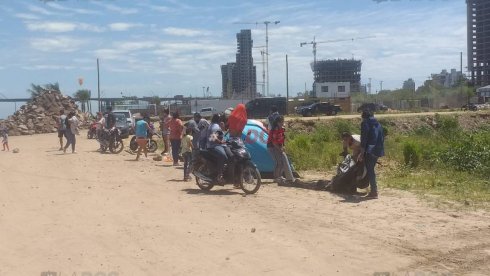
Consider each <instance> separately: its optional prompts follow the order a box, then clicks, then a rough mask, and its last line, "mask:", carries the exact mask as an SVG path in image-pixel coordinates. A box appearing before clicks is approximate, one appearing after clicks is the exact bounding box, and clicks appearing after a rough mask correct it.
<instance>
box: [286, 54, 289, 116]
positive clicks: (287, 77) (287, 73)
mask: <svg viewBox="0 0 490 276" xmlns="http://www.w3.org/2000/svg"><path fill="white" fill-rule="evenodd" d="M288 113H289V64H288V55H286V115H287V114H288Z"/></svg>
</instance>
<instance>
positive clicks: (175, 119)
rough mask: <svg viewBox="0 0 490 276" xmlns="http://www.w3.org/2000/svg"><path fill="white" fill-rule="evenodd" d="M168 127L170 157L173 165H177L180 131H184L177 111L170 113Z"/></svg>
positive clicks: (180, 138) (180, 139)
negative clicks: (170, 117)
mask: <svg viewBox="0 0 490 276" xmlns="http://www.w3.org/2000/svg"><path fill="white" fill-rule="evenodd" d="M168 127H169V128H170V135H169V138H170V145H171V147H172V159H173V161H174V166H178V165H179V151H180V144H181V141H182V133H183V131H184V124H183V123H182V121H181V120H180V118H179V113H178V112H174V113H172V120H170V122H169V123H168Z"/></svg>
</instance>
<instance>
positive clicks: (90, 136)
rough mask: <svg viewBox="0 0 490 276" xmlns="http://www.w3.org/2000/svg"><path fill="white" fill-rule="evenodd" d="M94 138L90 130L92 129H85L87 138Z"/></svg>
mask: <svg viewBox="0 0 490 276" xmlns="http://www.w3.org/2000/svg"><path fill="white" fill-rule="evenodd" d="M93 138H94V133H93V132H92V130H90V129H89V130H88V131H87V139H93Z"/></svg>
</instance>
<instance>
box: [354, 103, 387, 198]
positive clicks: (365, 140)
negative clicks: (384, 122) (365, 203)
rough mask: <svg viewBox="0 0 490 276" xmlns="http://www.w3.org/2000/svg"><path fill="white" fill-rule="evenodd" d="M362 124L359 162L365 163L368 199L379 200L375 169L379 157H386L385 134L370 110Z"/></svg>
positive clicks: (364, 116) (365, 112)
mask: <svg viewBox="0 0 490 276" xmlns="http://www.w3.org/2000/svg"><path fill="white" fill-rule="evenodd" d="M361 117H362V122H361V152H360V153H359V156H358V158H357V161H358V162H363V161H364V162H365V164H366V170H367V175H368V178H369V185H370V186H371V191H370V192H369V194H368V195H367V196H366V197H367V198H378V185H377V183H376V173H375V171H374V167H375V166H376V163H377V161H378V158H379V157H382V156H384V154H385V153H384V133H383V127H382V126H381V124H380V123H379V122H378V121H377V120H376V119H375V118H374V114H373V112H372V111H370V110H364V111H363V112H362V115H361Z"/></svg>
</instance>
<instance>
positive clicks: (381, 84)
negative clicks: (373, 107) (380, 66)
mask: <svg viewBox="0 0 490 276" xmlns="http://www.w3.org/2000/svg"><path fill="white" fill-rule="evenodd" d="M381 91H383V81H379V92H381Z"/></svg>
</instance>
